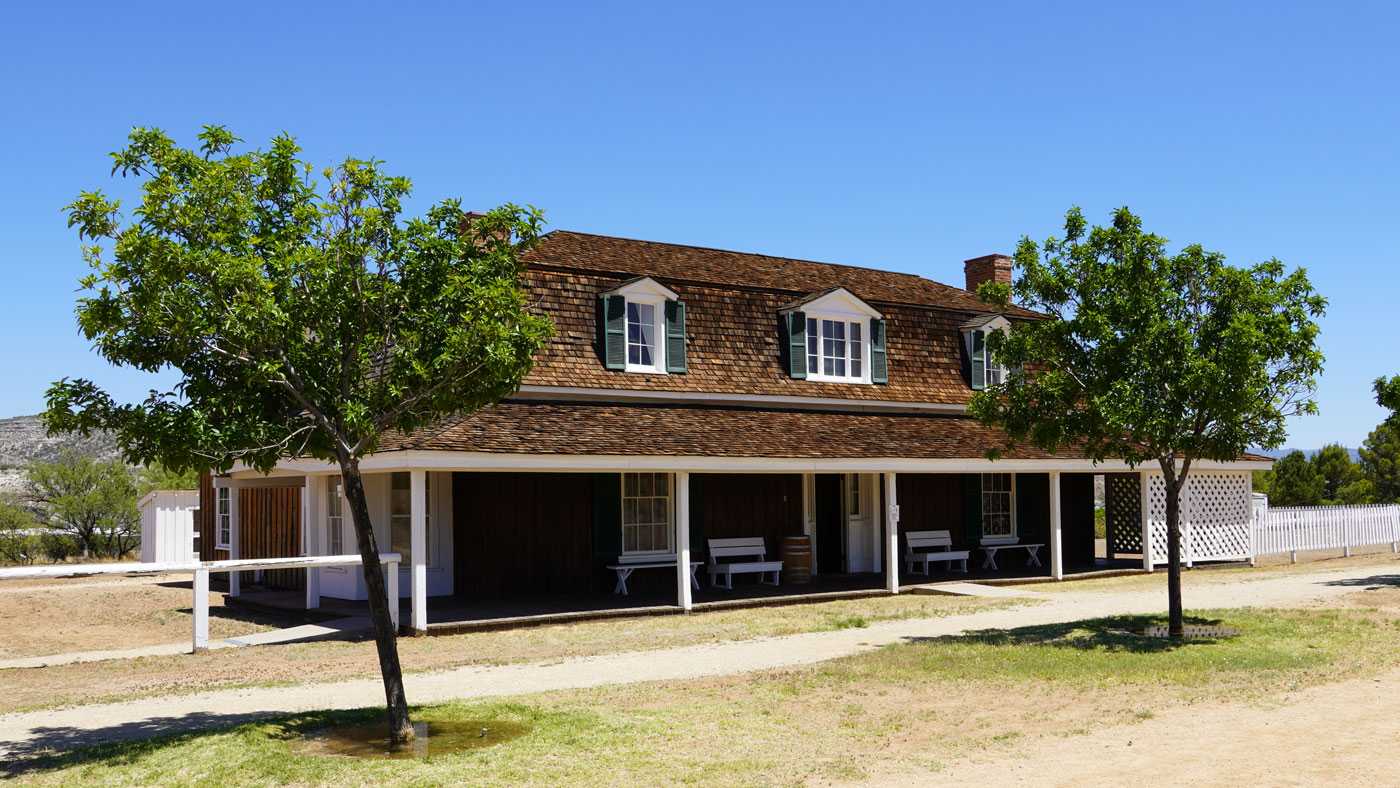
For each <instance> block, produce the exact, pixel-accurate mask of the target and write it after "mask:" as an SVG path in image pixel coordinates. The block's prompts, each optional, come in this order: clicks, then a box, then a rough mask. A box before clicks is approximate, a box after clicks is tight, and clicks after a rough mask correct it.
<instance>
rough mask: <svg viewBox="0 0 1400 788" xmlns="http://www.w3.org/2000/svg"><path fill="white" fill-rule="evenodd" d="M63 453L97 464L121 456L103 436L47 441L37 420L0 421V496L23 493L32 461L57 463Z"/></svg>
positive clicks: (28, 417)
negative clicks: (73, 454)
mask: <svg viewBox="0 0 1400 788" xmlns="http://www.w3.org/2000/svg"><path fill="white" fill-rule="evenodd" d="M66 449H72V450H73V451H76V452H78V453H79V454H83V455H87V456H89V457H95V458H97V459H99V460H111V459H116V458H118V457H120V456H121V452H120V451H119V450H118V449H117V442H116V441H115V440H113V439H112V436H111V435H108V434H106V433H94V434H93V435H91V436H89V437H86V438H84V437H82V436H81V435H60V436H57V437H50V436H49V435H47V434H45V432H44V425H43V422H41V421H40V420H39V417H38V416H15V417H12V418H8V419H0V492H11V493H19V492H21V491H23V489H24V469H25V467H26V466H28V465H29V463H31V462H34V461H35V460H42V461H49V460H54V459H57V458H58V456H59V455H60V454H62V453H63V452H64V450H66Z"/></svg>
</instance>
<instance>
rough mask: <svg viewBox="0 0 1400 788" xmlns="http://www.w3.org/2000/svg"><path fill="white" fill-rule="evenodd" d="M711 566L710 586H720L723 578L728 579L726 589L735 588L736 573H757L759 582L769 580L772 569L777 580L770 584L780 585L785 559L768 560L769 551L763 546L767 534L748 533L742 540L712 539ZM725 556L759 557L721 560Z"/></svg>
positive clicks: (730, 557) (736, 557)
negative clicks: (767, 577)
mask: <svg viewBox="0 0 1400 788" xmlns="http://www.w3.org/2000/svg"><path fill="white" fill-rule="evenodd" d="M708 541H709V543H710V565H709V566H708V567H706V570H707V571H709V573H710V585H711V586H718V585H719V578H721V577H722V578H724V588H725V589H727V590H730V591H733V590H734V575H742V574H756V575H758V582H760V583H768V581H767V580H765V579H764V577H765V576H766V575H767V574H769V573H770V572H771V573H772V574H773V582H771V583H768V584H769V585H778V583H779V576H780V575H781V574H782V571H783V562H782V561H767V560H765V558H766V557H767V553H768V551H767V550H766V549H765V548H764V546H763V537H761V536H745V537H741V538H738V539H710V540H708ZM721 558H729V559H757V560H737V561H733V560H731V561H724V562H722V561H720V560H719V559H721Z"/></svg>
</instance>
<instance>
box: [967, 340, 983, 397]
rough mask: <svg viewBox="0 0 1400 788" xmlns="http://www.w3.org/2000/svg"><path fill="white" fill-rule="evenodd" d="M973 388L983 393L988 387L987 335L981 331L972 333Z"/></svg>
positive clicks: (970, 353)
mask: <svg viewBox="0 0 1400 788" xmlns="http://www.w3.org/2000/svg"><path fill="white" fill-rule="evenodd" d="M971 344H972V348H971V351H970V352H969V355H970V356H971V359H972V380H971V381H970V382H971V383H972V388H974V389H976V390H978V391H981V390H982V389H984V388H986V387H987V335H986V334H984V333H982V332H981V331H973V332H972V343H971Z"/></svg>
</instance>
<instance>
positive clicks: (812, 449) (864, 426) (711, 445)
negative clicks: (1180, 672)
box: [217, 399, 1268, 631]
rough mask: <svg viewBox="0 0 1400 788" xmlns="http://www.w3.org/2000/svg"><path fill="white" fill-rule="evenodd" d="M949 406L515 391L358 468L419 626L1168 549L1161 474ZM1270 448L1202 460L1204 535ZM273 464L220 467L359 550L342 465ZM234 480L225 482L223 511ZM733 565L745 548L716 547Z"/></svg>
mask: <svg viewBox="0 0 1400 788" xmlns="http://www.w3.org/2000/svg"><path fill="white" fill-rule="evenodd" d="M940 407H944V406H932V405H931V406H928V408H926V409H925V410H924V411H922V412H908V411H906V412H890V411H889V410H885V409H871V410H869V411H859V412H851V411H845V412H834V411H820V410H811V409H794V408H778V407H759V406H751V407H750V406H745V407H738V406H733V405H713V406H711V405H696V404H670V403H664V402H636V403H627V404H619V403H605V402H596V401H551V400H530V399H521V400H511V401H507V402H504V403H501V404H499V405H495V406H492V407H490V408H488V409H485V410H482V411H478V412H476V413H473V414H470V415H468V416H465V417H462V418H461V419H458V420H456V421H452V422H449V423H445V424H443V425H441V426H439V427H437V428H435V429H433V430H431V431H428V432H425V433H424V434H422V435H416V436H407V437H400V438H394V439H389V440H386V441H385V443H384V445H383V446H382V447H381V450H380V451H378V452H377V453H375V454H373V455H371V456H368V457H365V458H364V459H363V460H362V461H361V463H360V467H361V469H362V471H363V472H364V474H365V486H366V490H367V493H368V495H369V498H370V509H371V518H372V520H373V522H374V526H375V531H376V535H377V537H378V540H379V544H380V546H381V549H384V550H391V551H393V552H396V553H399V554H400V555H401V556H402V558H403V566H404V568H403V570H401V575H400V584H399V588H400V593H401V594H402V595H403V596H404V598H405V599H406V600H407V605H408V615H406V616H404V618H403V619H402V621H403V622H404V623H405V624H406V625H407V626H408V627H409V628H411V629H413V630H417V631H427V630H428V629H429V625H430V623H433V622H434V621H435V620H442V621H445V620H446V618H447V617H451V616H456V617H458V618H460V619H462V620H486V619H488V618H492V617H497V618H499V617H520V616H529V615H533V614H534V613H532V612H531V611H537V612H538V614H540V615H544V614H546V613H548V614H552V615H562V614H565V613H568V612H569V610H568V608H571V609H573V610H575V611H578V612H582V613H597V612H599V611H604V610H629V609H642V608H658V607H665V608H670V609H674V610H678V611H682V612H685V611H691V610H695V609H697V606H700V605H706V604H711V603H720V602H724V601H726V600H731V599H741V598H748V599H772V600H778V599H784V600H787V599H790V598H794V597H799V598H800V597H802V596H804V594H815V593H820V592H819V591H818V589H820V588H822V587H824V586H827V584H833V583H834V584H844V586H843V587H844V588H845V589H846V591H848V592H850V593H871V592H879V593H887V594H897V593H900V592H901V591H902V590H906V587H907V586H909V585H913V584H924V583H928V582H931V581H936V580H938V579H940V578H946V579H959V580H961V579H968V578H974V579H976V578H1009V577H1019V578H1030V577H1039V578H1046V579H1051V580H1059V579H1062V578H1064V577H1066V576H1069V575H1072V574H1073V573H1075V572H1084V571H1095V570H1098V569H1101V568H1105V567H1107V566H1117V567H1126V566H1138V567H1141V568H1143V569H1145V570H1149V571H1150V570H1151V569H1152V568H1153V567H1154V566H1156V565H1158V564H1160V563H1161V562H1162V561H1163V560H1164V558H1163V555H1162V553H1163V551H1162V549H1160V547H1161V545H1160V544H1159V543H1163V542H1164V535H1165V532H1164V530H1163V529H1162V528H1161V527H1160V526H1161V523H1160V519H1161V516H1160V511H1161V510H1162V506H1163V502H1164V496H1163V495H1162V485H1161V483H1160V475H1155V477H1154V474H1153V473H1151V471H1150V470H1146V469H1136V468H1131V467H1129V466H1127V465H1125V464H1124V463H1122V462H1117V461H1108V462H1102V463H1095V462H1093V461H1091V460H1089V459H1087V458H1084V457H1083V456H1082V455H1081V454H1079V453H1077V452H1075V451H1073V450H1066V451H1064V452H1059V453H1049V452H1045V451H1041V450H1039V449H1036V448H1034V447H1026V446H1023V447H1015V448H1004V449H1003V450H1002V451H1001V453H1000V455H999V456H998V458H997V459H990V458H989V457H988V456H987V453H988V449H989V448H991V447H998V446H1000V447H1004V446H1005V436H1003V435H1001V434H1000V433H997V432H996V431H994V430H992V429H990V428H988V427H986V426H984V425H982V424H980V423H978V422H977V421H975V420H973V419H970V418H968V417H966V416H965V415H963V414H961V413H960V412H953V411H952V410H951V409H952V406H947V407H948V408H950V410H949V412H943V411H940V410H938V408H940ZM1263 467H1268V461H1267V460H1265V459H1262V458H1260V459H1255V458H1245V460H1244V461H1241V462H1234V463H1212V462H1204V461H1202V462H1197V463H1196V465H1195V466H1194V468H1193V475H1194V479H1195V481H1193V482H1192V484H1193V485H1194V487H1193V489H1196V488H1199V490H1200V495H1199V496H1196V493H1194V492H1193V493H1192V495H1193V499H1192V500H1193V501H1196V500H1197V498H1198V499H1199V504H1197V503H1192V504H1191V506H1190V508H1189V511H1190V516H1191V519H1192V521H1193V523H1195V522H1199V523H1202V524H1209V525H1210V528H1200V529H1198V530H1199V533H1200V534H1203V535H1205V537H1207V538H1208V539H1212V540H1216V541H1219V537H1220V536H1221V535H1222V534H1223V535H1226V536H1229V535H1230V534H1234V533H1236V532H1237V531H1238V532H1239V533H1246V534H1247V533H1248V532H1249V529H1248V517H1249V512H1250V501H1249V497H1250V496H1249V472H1250V471H1251V470H1254V469H1255V468H1263ZM1104 474H1108V475H1110V477H1111V478H1113V479H1116V480H1117V483H1116V484H1115V485H1113V486H1111V487H1110V490H1113V491H1116V493H1115V495H1114V496H1110V501H1109V502H1110V504H1112V503H1113V501H1115V500H1116V501H1117V502H1118V505H1117V506H1116V507H1115V506H1110V520H1111V526H1112V527H1111V528H1110V535H1111V536H1112V537H1113V538H1112V539H1111V540H1110V552H1108V553H1107V554H1104V555H1102V556H1101V555H1099V554H1098V552H1097V551H1096V549H1095V544H1096V540H1095V533H1094V506H1095V501H1094V497H1095V496H1094V477H1095V475H1104ZM273 477H274V478H273V479H268V478H266V477H262V476H260V475H259V474H257V473H255V472H253V471H250V470H235V471H234V473H232V474H231V475H229V476H227V477H223V478H221V479H219V480H217V484H218V485H220V486H233V487H239V486H246V485H259V484H262V485H266V484H272V483H278V484H281V485H284V486H285V485H289V484H291V485H299V487H300V490H301V495H300V498H299V521H300V522H301V523H304V524H306V527H304V528H300V534H299V540H300V541H299V544H300V545H301V549H302V550H303V551H304V552H305V553H306V554H308V555H326V554H336V553H340V552H352V551H353V549H354V537H353V531H352V529H351V528H350V524H349V518H348V516H346V515H347V513H348V508H347V507H346V506H345V505H344V502H343V501H342V500H341V496H340V493H339V480H338V476H337V472H336V469H335V468H334V467H332V466H330V465H328V464H327V463H324V462H321V461H317V460H310V459H296V460H288V461H284V462H283V463H281V464H280V465H279V467H278V468H277V470H276V471H275V472H274V474H273ZM239 498H240V496H237V495H234V496H231V497H230V498H229V500H230V501H231V505H232V506H233V508H234V511H233V512H232V513H231V515H230V516H231V517H232V518H233V519H236V518H237V517H238V512H237V506H238V503H237V502H238V500H239ZM1128 503H1132V504H1135V505H1133V506H1128V505H1127V504H1128ZM1217 526H1220V527H1217ZM1191 527H1192V528H1193V529H1194V528H1195V526H1194V525H1192V526H1191ZM1231 529H1233V530H1231ZM231 530H232V532H233V533H234V534H237V533H238V531H239V529H238V528H236V527H234V528H232V529H231ZM1193 533H1196V531H1193ZM910 534H916V535H919V534H921V535H922V536H921V537H920V538H918V539H916V540H915V541H916V548H917V549H924V548H923V547H922V545H923V544H924V542H925V539H924V538H923V537H926V536H928V535H929V534H933V535H934V536H936V539H935V540H934V541H936V542H938V543H939V545H940V546H941V548H943V549H948V550H952V551H957V552H958V553H959V554H960V555H965V556H966V559H967V574H963V573H962V572H960V571H959V570H961V569H962V566H961V560H958V561H931V562H930V563H929V567H928V569H929V574H927V575H925V574H922V573H919V574H915V573H912V572H910V567H909V561H908V560H907V558H908V552H909V551H910ZM1133 537H1135V538H1133ZM1193 538H1194V537H1193ZM234 539H235V542H236V539H237V537H236V536H235V537H234ZM715 540H724V541H722V542H718V543H717V542H715ZM1226 541H1230V542H1231V543H1230V544H1229V545H1226V546H1223V547H1216V548H1212V549H1213V550H1214V552H1211V553H1210V554H1211V555H1236V554H1238V553H1239V549H1238V545H1237V544H1235V543H1236V542H1238V539H1234V538H1233V537H1231V539H1230V540H1226ZM1203 545H1204V542H1203ZM1134 546H1135V548H1134ZM237 549H238V547H237V544H236V543H235V544H234V545H232V550H233V553H234V555H233V557H237ZM934 549H938V548H934ZM1133 549H1136V550H1137V551H1138V552H1137V553H1133V552H1132V551H1133ZM1245 550H1246V551H1247V550H1248V545H1247V544H1246V545H1245ZM1198 554H1199V555H1205V554H1207V553H1206V551H1204V548H1203V551H1202V552H1201V553H1198ZM777 562H782V563H781V569H780V568H779V564H778V563H777ZM724 563H738V564H743V565H745V566H743V567H731V568H729V569H725V568H723V567H719V568H717V567H715V566H714V565H715V564H724ZM919 568H920V570H922V562H920V564H919ZM797 570H801V571H797ZM358 574H359V573H358V572H353V571H352V572H348V573H346V574H345V575H340V576H337V575H333V574H331V573H330V572H328V571H324V570H322V571H313V572H310V573H309V574H308V577H307V581H306V587H305V597H304V604H305V605H306V606H307V607H317V606H320V605H322V604H323V603H324V600H325V599H330V598H334V599H342V600H347V601H360V600H363V599H364V584H363V581H362V579H361V578H360V577H358ZM712 578H713V579H712ZM806 578H810V580H811V582H809V583H803V582H801V581H802V580H803V579H806ZM716 581H719V582H716ZM731 581H732V584H733V588H732V590H731V589H720V588H717V587H716V586H722V585H726V584H728V583H729V582H731ZM765 583H766V584H765ZM624 591H625V593H623V592H624ZM701 609H703V608H701ZM434 610H437V611H440V612H442V614H443V615H442V616H439V615H436V614H435V613H434V612H433V611H434ZM449 611H456V612H455V613H454V612H449ZM498 614H499V615H498Z"/></svg>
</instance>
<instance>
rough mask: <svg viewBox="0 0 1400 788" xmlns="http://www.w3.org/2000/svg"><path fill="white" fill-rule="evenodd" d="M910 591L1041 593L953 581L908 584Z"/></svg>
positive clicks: (1002, 594) (999, 594) (1005, 594)
mask: <svg viewBox="0 0 1400 788" xmlns="http://www.w3.org/2000/svg"><path fill="white" fill-rule="evenodd" d="M905 588H906V589H907V590H908V591H910V592H911V593H915V594H947V595H949V596H984V597H1036V596H1040V594H1038V593H1036V592H1034V591H1030V590H1027V589H1025V588H1018V587H1016V586H989V585H984V584H982V583H968V582H952V583H924V584H922V585H917V586H906V587H905Z"/></svg>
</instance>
